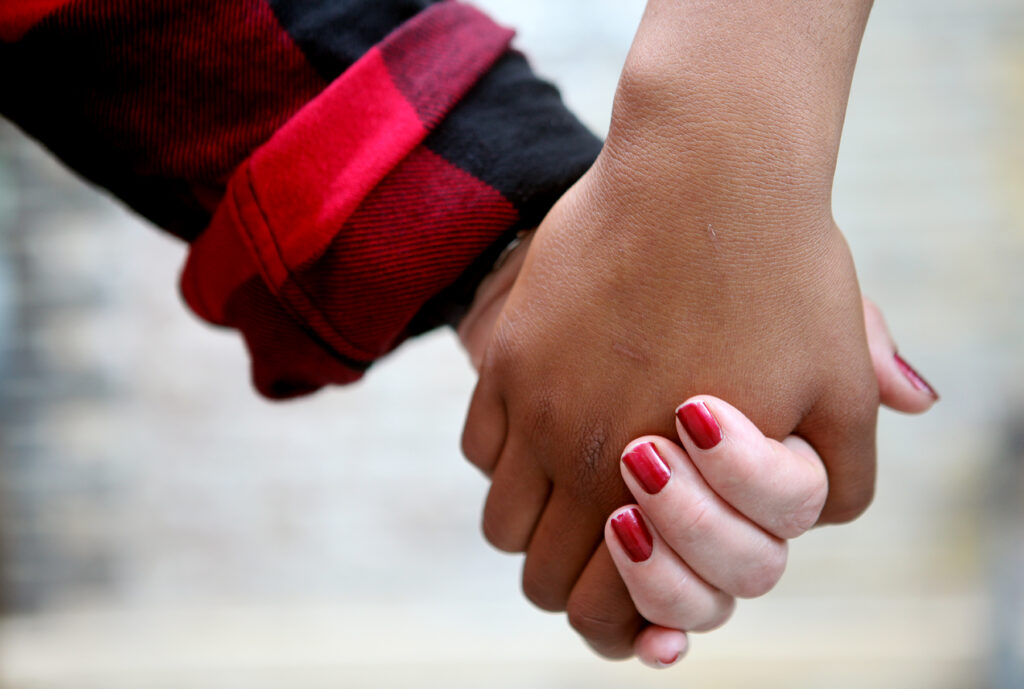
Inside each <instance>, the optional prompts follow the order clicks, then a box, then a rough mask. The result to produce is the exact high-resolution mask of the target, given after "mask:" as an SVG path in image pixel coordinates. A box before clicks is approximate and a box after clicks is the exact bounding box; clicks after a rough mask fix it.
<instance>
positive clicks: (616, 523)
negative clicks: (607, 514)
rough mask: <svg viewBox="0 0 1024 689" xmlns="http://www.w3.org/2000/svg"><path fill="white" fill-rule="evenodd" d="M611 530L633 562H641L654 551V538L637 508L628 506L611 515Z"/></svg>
mask: <svg viewBox="0 0 1024 689" xmlns="http://www.w3.org/2000/svg"><path fill="white" fill-rule="evenodd" d="M612 530H613V531H615V535H616V536H618V538H619V543H621V544H622V549H623V550H625V551H626V555H629V559H630V560H632V561H633V562H643V561H644V560H646V559H647V558H649V557H650V556H651V553H652V552H653V551H654V539H652V538H651V532H650V531H648V530H647V525H646V524H644V520H643V518H642V517H641V516H640V511H639V510H638V509H637V508H635V507H630V508H629V509H628V510H624V511H622V512H619V513H618V514H617V515H615V516H614V517H612Z"/></svg>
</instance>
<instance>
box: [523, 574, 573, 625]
mask: <svg viewBox="0 0 1024 689" xmlns="http://www.w3.org/2000/svg"><path fill="white" fill-rule="evenodd" d="M522 585H523V595H525V596H526V598H527V600H529V601H530V602H531V603H533V604H534V605H536V606H537V607H538V608H540V609H541V610H547V611H548V612H561V611H562V610H565V608H566V602H567V599H568V597H569V596H568V593H566V592H563V591H561V590H559V587H557V586H555V585H554V584H553V583H552V582H550V581H548V579H547V578H545V577H540V576H538V575H537V574H536V573H535V572H534V570H533V569H532V568H531V567H530V565H529V561H527V565H526V567H525V568H524V569H523V583H522Z"/></svg>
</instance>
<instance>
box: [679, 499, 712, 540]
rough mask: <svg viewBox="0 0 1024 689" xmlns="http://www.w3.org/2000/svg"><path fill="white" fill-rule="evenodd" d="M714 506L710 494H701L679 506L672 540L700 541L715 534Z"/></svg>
mask: <svg viewBox="0 0 1024 689" xmlns="http://www.w3.org/2000/svg"><path fill="white" fill-rule="evenodd" d="M714 512H715V510H714V506H713V504H712V501H711V498H710V497H709V496H706V495H704V496H699V497H695V498H694V499H692V500H690V501H688V502H686V504H685V505H681V506H680V507H679V510H678V512H677V513H676V515H675V519H674V520H673V522H674V523H673V525H672V529H671V531H670V532H669V533H671V534H672V540H673V541H678V542H679V543H680V544H690V543H698V542H701V541H703V540H705V539H708V538H711V537H713V536H714V533H713V532H714V523H713V522H714V519H713V516H714Z"/></svg>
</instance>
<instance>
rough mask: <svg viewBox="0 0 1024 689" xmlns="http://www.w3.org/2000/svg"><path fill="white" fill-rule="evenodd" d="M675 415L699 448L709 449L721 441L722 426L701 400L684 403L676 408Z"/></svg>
mask: <svg viewBox="0 0 1024 689" xmlns="http://www.w3.org/2000/svg"><path fill="white" fill-rule="evenodd" d="M676 417H678V419H679V423H681V424H683V428H684V429H686V432H687V434H689V436H690V438H692V439H693V442H694V443H695V444H696V445H697V447H699V448H700V449H702V450H710V449H711V448H713V447H714V446H715V445H717V444H718V443H720V442H721V441H722V427H721V426H719V425H718V421H716V420H715V417H714V416H712V414H711V410H710V409H708V405H706V404H704V403H703V402H690V403H689V404H684V405H683V406H681V407H679V409H676Z"/></svg>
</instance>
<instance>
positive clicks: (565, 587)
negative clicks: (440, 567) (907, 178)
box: [463, 0, 878, 656]
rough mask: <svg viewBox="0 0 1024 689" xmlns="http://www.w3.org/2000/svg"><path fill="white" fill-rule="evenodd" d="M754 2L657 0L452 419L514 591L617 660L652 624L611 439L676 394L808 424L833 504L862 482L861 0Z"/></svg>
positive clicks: (869, 415)
mask: <svg viewBox="0 0 1024 689" xmlns="http://www.w3.org/2000/svg"><path fill="white" fill-rule="evenodd" d="M748 4H749V3H743V4H742V7H739V6H738V5H737V4H736V3H720V2H710V1H706V2H690V3H677V2H672V1H670V0H651V1H650V2H649V4H648V11H647V13H646V15H645V18H644V20H643V22H642V24H641V28H640V31H639V32H638V34H637V40H636V42H635V43H634V46H633V49H632V51H631V53H630V58H629V59H628V60H627V65H626V69H625V71H624V73H623V78H622V81H621V82H620V87H619V92H618V94H617V98H616V105H615V112H614V114H613V122H612V127H611V130H610V134H609V138H608V142H607V145H606V147H605V149H604V151H603V152H602V154H601V156H600V157H599V159H598V161H597V163H596V164H595V165H594V167H593V168H592V169H591V170H590V171H589V172H588V173H587V174H586V175H585V176H584V177H583V178H582V179H581V180H580V181H579V182H578V183H577V184H576V185H575V186H574V187H573V188H572V189H571V190H570V191H569V192H568V193H567V194H566V195H565V196H564V197H563V198H562V199H561V200H560V201H559V203H558V204H556V206H555V207H554V208H553V209H552V211H551V212H550V213H549V215H548V217H547V218H546V219H545V221H544V222H543V223H542V225H541V227H540V228H539V229H538V230H537V233H536V236H535V237H534V240H533V244H532V246H531V247H530V249H529V251H528V252H526V255H525V257H524V263H523V266H522V269H521V271H520V274H519V277H518V278H517V279H516V281H515V283H514V285H513V287H512V289H511V291H510V293H509V297H508V299H507V301H506V302H505V305H504V307H503V309H502V311H501V313H500V315H499V317H498V320H497V324H496V326H495V328H494V332H493V335H492V336H491V337H490V339H489V341H488V344H487V346H486V351H485V352H484V353H483V354H482V357H481V358H480V360H479V365H480V372H481V375H480V382H479V384H478V386H477V390H476V392H475V394H474V399H473V402H472V404H471V407H470V411H469V415H468V418H467V423H466V429H465V432H464V435H463V449H464V451H465V452H466V455H467V457H469V459H470V460H471V461H472V462H474V463H475V464H476V465H477V466H479V467H480V468H481V469H483V470H484V471H485V472H487V473H488V474H490V475H491V476H492V478H493V483H492V488H491V492H490V495H489V497H488V501H487V505H486V508H485V516H484V529H485V533H486V535H487V537H488V539H489V540H490V541H491V542H492V543H494V544H495V545H496V546H497V547H499V548H502V549H505V550H512V551H520V550H524V549H525V550H526V552H527V558H526V564H525V568H524V576H523V587H524V591H525V593H526V595H527V596H528V597H529V598H530V599H531V600H532V601H533V602H534V603H536V604H537V605H539V606H540V607H542V608H545V609H550V610H561V609H566V608H568V611H569V617H570V621H571V622H572V624H573V625H574V626H575V627H576V628H577V630H579V631H580V632H581V634H583V636H584V637H585V638H587V639H588V641H590V643H591V644H592V645H593V646H594V647H595V648H596V649H597V650H599V651H600V652H601V653H603V654H605V655H609V656H624V655H628V654H630V653H631V652H632V640H633V638H634V637H635V635H636V632H637V631H638V630H639V625H640V624H641V623H640V622H637V617H636V613H635V609H634V608H633V605H632V601H631V600H630V599H629V597H628V595H627V592H626V591H625V589H624V587H623V586H622V585H621V581H620V579H619V577H618V575H617V573H616V572H615V569H614V566H613V564H612V563H611V560H610V558H609V557H608V554H607V552H606V550H604V546H603V545H602V541H603V538H602V533H603V524H604V520H605V518H606V516H607V515H608V514H609V513H610V512H611V511H612V510H613V509H615V508H616V507H618V506H619V505H621V504H623V503H624V502H626V501H627V500H628V498H629V495H628V492H627V491H626V490H625V488H624V486H623V484H622V482H621V480H620V479H619V477H618V475H617V470H616V464H617V462H618V448H621V447H623V446H624V445H625V444H626V443H627V442H628V441H629V440H630V439H631V438H635V437H637V436H639V435H644V434H655V435H660V436H663V437H667V436H670V435H671V433H672V430H673V429H672V426H671V424H670V423H668V421H667V420H663V419H664V416H663V410H664V409H666V408H668V407H670V406H671V405H672V404H674V403H675V402H677V401H678V400H680V399H685V398H687V397H688V396H690V395H693V394H696V393H702V392H710V393H713V394H715V395H717V396H718V397H720V398H722V399H728V400H729V401H730V402H731V403H733V404H735V405H736V406H737V407H738V408H740V409H742V410H743V412H744V413H745V414H746V415H747V416H748V417H749V418H750V419H751V420H752V421H753V422H755V423H756V424H757V426H758V427H759V428H761V429H762V430H763V431H764V432H765V433H766V435H767V436H769V437H773V438H777V439H781V438H783V437H785V436H786V435H788V434H790V433H792V432H797V433H799V434H800V435H801V436H802V437H804V438H806V439H807V441H808V442H810V444H811V445H812V446H813V447H814V448H815V450H816V451H817V452H818V454H819V455H820V456H821V457H822V459H823V461H824V463H825V466H826V468H827V471H828V475H829V481H830V483H829V486H830V491H829V495H828V501H827V503H826V506H825V508H824V511H823V515H824V517H823V518H824V520H826V521H841V520H846V519H850V518H853V517H854V516H856V515H857V514H858V513H859V512H860V511H862V510H863V509H864V508H865V507H866V505H867V503H868V501H869V500H870V497H871V494H872V490H873V484H874V423H875V416H876V413H877V404H878V390H877V386H876V383H875V379H874V376H873V375H872V374H873V371H872V362H871V359H870V356H869V354H868V351H867V347H866V344H865V342H866V338H865V334H864V325H863V314H862V307H861V302H860V296H859V289H858V286H857V281H856V276H855V273H854V270H853V264H852V261H851V259H850V254H849V251H848V249H847V247H846V244H845V241H844V240H843V238H842V235H841V234H840V233H839V231H838V229H837V228H836V226H835V224H834V222H833V221H832V218H831V210H830V189H831V176H832V170H833V165H834V160H835V151H836V149H837V146H838V138H839V130H840V128H841V124H842V113H843V111H844V110H845V101H846V93H847V89H848V87H849V79H850V76H851V73H852V66H853V62H854V58H855V56H856V48H857V44H858V42H859V37H860V32H861V31H862V30H863V25H864V21H865V20H866V16H867V10H866V7H867V6H868V4H869V3H864V2H854V1H851V2H845V3H820V2H810V1H809V0H806V1H804V2H796V3H793V2H782V0H764V2H762V3H760V4H757V5H756V11H751V10H750V8H749V7H748ZM758 37H760V38H758ZM595 552H596V554H597V557H596V558H592V556H593V555H595ZM602 553H603V555H602ZM598 592H600V593H598ZM609 592H611V593H609Z"/></svg>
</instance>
